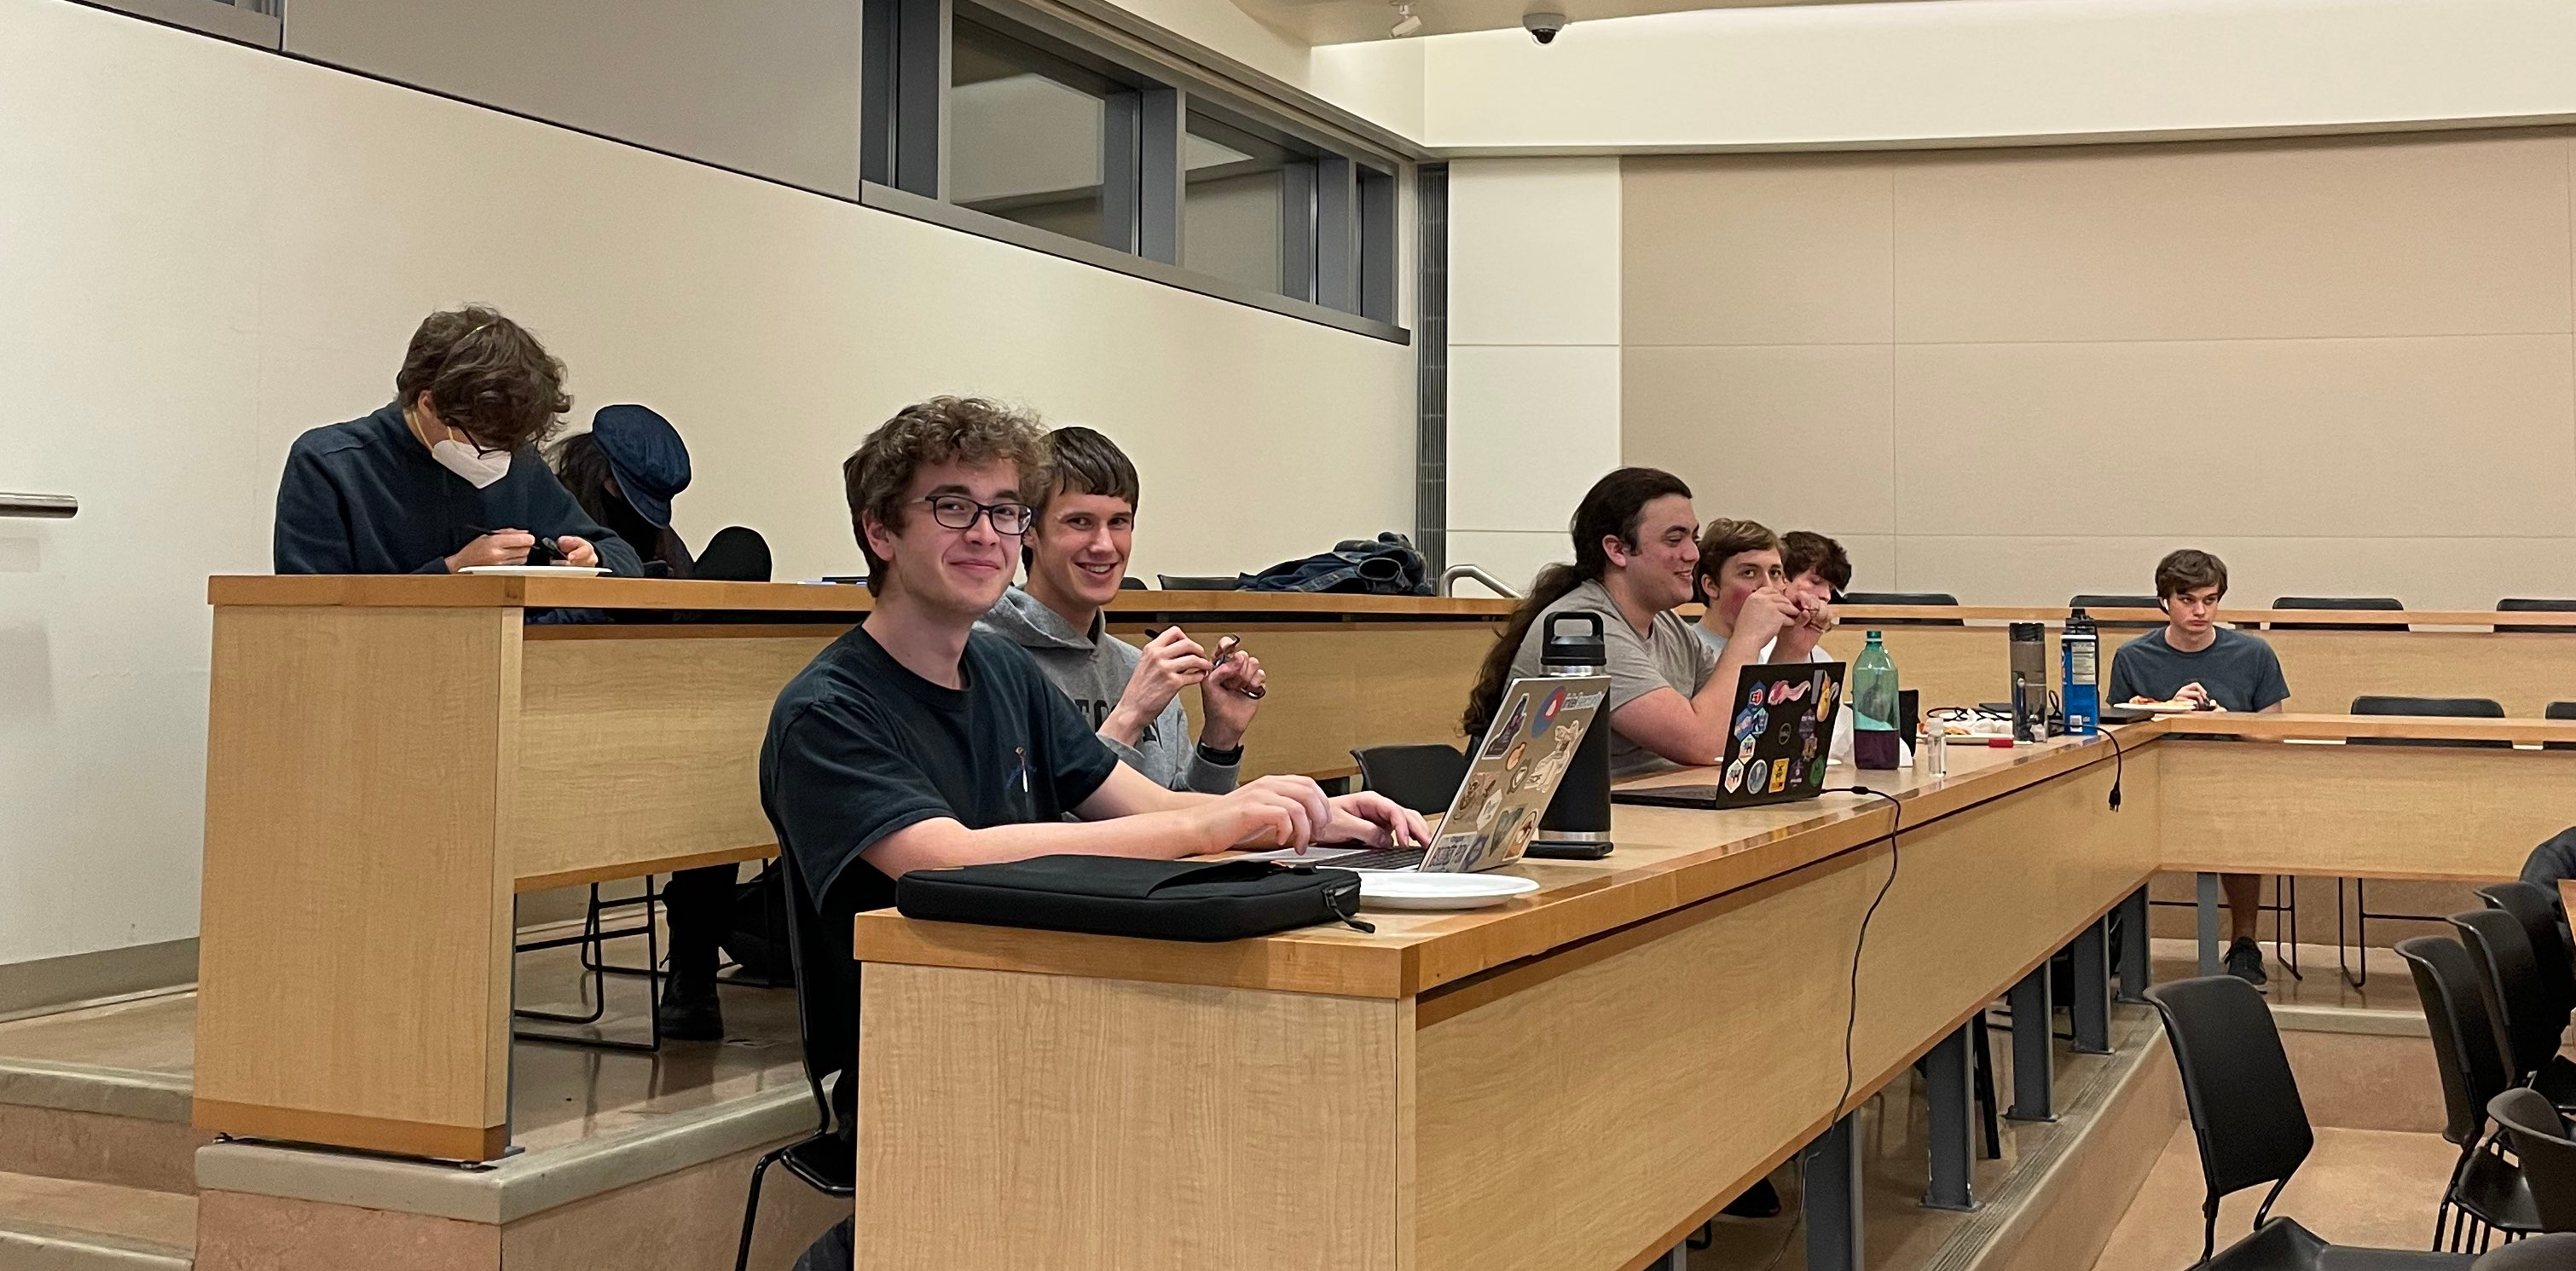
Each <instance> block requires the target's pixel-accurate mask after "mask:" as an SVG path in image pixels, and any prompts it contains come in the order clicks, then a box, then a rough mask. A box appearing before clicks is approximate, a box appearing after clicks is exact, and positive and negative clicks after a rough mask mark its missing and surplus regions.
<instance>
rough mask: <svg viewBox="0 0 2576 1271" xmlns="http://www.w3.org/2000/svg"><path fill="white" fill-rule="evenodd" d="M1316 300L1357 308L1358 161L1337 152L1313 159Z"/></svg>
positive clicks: (1345, 308) (1332, 306)
mask: <svg viewBox="0 0 2576 1271" xmlns="http://www.w3.org/2000/svg"><path fill="white" fill-rule="evenodd" d="M1315 303H1317V304H1319V305H1322V306H1324V307H1325V308H1327V309H1339V310H1341V311H1342V312H1344V313H1357V312H1359V309H1360V192H1359V165H1358V164H1355V163H1353V162H1351V161H1350V160H1348V159H1345V158H1343V157H1342V156H1340V155H1326V156H1324V157H1323V158H1321V159H1319V160H1317V161H1316V162H1315Z"/></svg>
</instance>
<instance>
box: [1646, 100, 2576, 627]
mask: <svg viewBox="0 0 2576 1271" xmlns="http://www.w3.org/2000/svg"><path fill="white" fill-rule="evenodd" d="M1624 163H1625V166H1624V180H1623V200H1624V207H1625V217H1624V221H1625V234H1624V246H1623V252H1622V260H1621V269H1622V274H1623V277H1624V280H1625V281H1624V287H1623V299H1622V313H1623V330H1622V349H1623V357H1622V370H1621V388H1622V398H1623V403H1622V409H1621V418H1622V450H1623V453H1624V456H1625V458H1626V459H1627V460H1628V461H1629V462H1633V463H1652V464H1659V465H1663V466H1668V467H1672V468H1674V469H1676V470H1677V471H1679V472H1681V473H1682V474H1683V475H1684V476H1685V477H1687V478H1688V479H1689V480H1691V481H1692V482H1693V483H1694V485H1696V486H1698V487H1699V488H1700V491H1701V495H1702V497H1701V500H1700V502H1701V505H1702V507H1701V510H1702V512H1703V513H1704V514H1715V513H1718V512H1732V513H1737V514H1743V515H1751V516H1755V517H1758V518H1761V519H1763V520H1765V521H1769V522H1771V523H1773V524H1775V525H1787V524H1810V525H1813V526H1814V527H1815V528H1819V529H1824V530H1826V531H1828V532H1832V533H1836V534H1838V535H1840V536H1842V537H1844V538H1845V539H1846V540H1847V541H1848V542H1849V543H1850V545H1851V546H1852V548H1853V550H1854V553H1855V555H1856V556H1857V557H1858V558H1859V559H1860V562H1861V566H1862V570H1863V573H1864V575H1865V581H1871V582H1881V583H1885V584H1889V585H1893V586H1896V587H1899V588H1903V589H1906V590H1938V591H1952V592H1956V593H1958V594H1959V595H1960V597H1961V598H1962V599H1963V600H1967V601H1970V602H1978V603H1994V604H2011V603H2031V604H2053V603H2062V602H2063V601H2064V600H2065V599H2066V598H2067V597H2068V596H2069V595H2071V594H2073V593H2076V592H2081V591H2134V590H2142V589H2144V588H2145V587H2146V586H2147V585H2148V583H2149V574H2150V571H2151V570H2152V568H2153V565H2154V562H2155V560H2156V558H2157V556H2158V555H2159V554H2161V553H2162V552H2164V551H2165V550H2167V549H2169V548H2171V547H2174V546H2178V545H2182V544H2196V545H2199V546H2204V547H2207V548H2210V549H2211V550H2214V551H2217V552H2219V553H2220V554H2221V555H2223V556H2224V557H2226V558H2227V560H2228V561H2229V563H2230V565H2231V567H2232V569H2233V572H2234V576H2235V585H2236V589H2237V594H2238V595H2239V596H2240V597H2241V598H2246V599H2252V600H2262V601H2268V600H2269V599H2271V598H2272V597H2273V596H2275V595H2278V594H2282V593H2335V592H2377V593H2387V594H2393V595H2396V596H2398V597H2400V598H2402V599H2404V600H2405V601H2406V602H2408V603H2409V604H2412V605H2415V606H2418V607H2439V606H2463V607H2466V606H2477V607H2483V606H2486V605H2488V604H2491V603H2492V602H2493V601H2494V600H2495V599H2496V598H2497V597H2499V596H2502V595H2508V594H2511V595H2544V596H2546V595H2571V594H2576V551H2571V550H2570V549H2571V548H2576V354H2571V343H2572V342H2576V340H2572V339H2571V329H2576V323H2571V311H2570V295H2571V290H2572V289H2576V273H2572V272H2571V265H2570V246H2569V244H2570V234H2571V223H2570V214H2569V203H2570V182H2569V171H2570V166H2571V163H2576V141H2571V139H2570V136H2569V134H2567V133H2566V132H2563V131H2527V132H2521V133H2506V134H2462V135H2455V136H2451V137H2447V138H2414V139H2378V140H2366V139H2350V140H2337V141H2324V142H2306V143H2289V142H2279V143H2229V144H2203V145H2197V146H2160V147H2117V148H2113V147H2093V148H2086V149H2081V150H2018V151H1984V152H1951V153H1944V154H1938V155H1932V154H1920V155H1894V154H1889V155H1878V156H1868V157H1862V156H1845V157H1813V158H1792V157H1773V158H1761V159H1751V158H1717V157H1703V158H1662V159H1646V158H1631V159H1628V160H1626V161H1624ZM1880 562H1884V566H1885V568H1887V569H1888V570H1889V571H1890V572H1889V573H1888V574H1885V575H1880V576H1878V577H1876V578H1868V577H1866V576H1867V575H1869V574H1870V573H1871V571H1872V569H1873V566H1875V565H1877V564H1879V563H1880Z"/></svg>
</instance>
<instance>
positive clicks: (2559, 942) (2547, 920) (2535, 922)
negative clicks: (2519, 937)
mask: <svg viewBox="0 0 2576 1271" xmlns="http://www.w3.org/2000/svg"><path fill="white" fill-rule="evenodd" d="M2478 899H2480V900H2483V901H2485V902H2486V903H2487V907H2488V908H2490V909H2501V910H2503V911H2504V912H2506V913H2509V914H2512V915H2513V918H2514V921H2516V922H2519V923H2521V924H2522V934H2523V937H2524V938H2525V939H2527V940H2529V941H2531V959H2532V961H2533V962H2534V963H2536V964H2538V966H2539V968H2540V987H2541V989H2542V991H2543V992H2545V993H2546V994H2548V998H2549V1011H2550V1014H2549V1018H2551V1019H2554V1020H2556V1021H2558V1027H2559V1028H2560V1029H2562V1030H2564V1029H2565V1028H2566V1027H2567V1019H2568V1016H2569V1015H2570V1014H2576V950H2571V949H2570V948H2569V947H2568V944H2567V934H2566V931H2565V929H2563V928H2561V927H2560V926H2559V925H2558V897H2556V896H2554V895H2552V894H2550V891H2549V889H2548V888H2546V887H2542V886H2539V885H2537V884H2534V883H2522V882H2513V883H2493V884H2490V885H2488V886H2485V887H2481V888H2479V889H2478Z"/></svg>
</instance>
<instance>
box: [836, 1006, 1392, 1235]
mask: <svg viewBox="0 0 2576 1271" xmlns="http://www.w3.org/2000/svg"><path fill="white" fill-rule="evenodd" d="M859 1009H860V1013H861V1015H862V1016H863V1017H864V1018H865V1019H866V1020H867V1022H868V1023H867V1027H866V1028H865V1029H864V1030H862V1033H861V1037H860V1041H859V1071H860V1072H862V1073H864V1074H866V1075H867V1076H866V1080H865V1081H864V1083H863V1084H862V1085H861V1088H860V1095H859V1110H858V1118H859V1160H860V1161H861V1163H862V1167H861V1169H860V1172H859V1195H858V1212H860V1213H861V1214H864V1215H867V1217H866V1219H864V1220H863V1221H861V1222H860V1223H859V1224H858V1225H857V1229H856V1234H857V1238H858V1258H857V1261H858V1264H859V1265H860V1266H868V1267H931V1266H937V1267H954V1268H958V1269H959V1271H983V1269H987V1268H990V1269H992V1271H1002V1269H1005V1268H1011V1269H1016V1268H1021V1267H1031V1266H1038V1267H1048V1268H1062V1269H1064V1271H1145V1269H1159V1268H1169V1269H1170V1271H1184V1269H1186V1268H1199V1267H1291V1266H1300V1267H1332V1268H1337V1269H1338V1268H1349V1269H1351V1271H1394V1269H1395V1268H1398V1267H1410V1266H1413V1265H1415V1263H1414V1262H1413V1260H1412V1258H1411V1256H1410V1250H1407V1249H1405V1248H1403V1247H1402V1245H1401V1242H1400V1229H1401V1220H1400V1218H1399V1215H1398V1212H1397V1210H1398V1200H1397V1198H1398V1195H1399V1193H1400V1190H1401V1189H1400V1186H1399V1180H1400V1178H1401V1177H1402V1165H1401V1163H1400V1159H1399V1150H1398V1144H1399V1143H1400V1142H1401V1141H1402V1140H1403V1139H1404V1138H1406V1137H1409V1129H1410V1127H1408V1126H1406V1125H1405V1124H1404V1105H1405V1099H1404V1091H1403V1083H1402V1080H1401V1079H1400V1077H1399V1073H1400V1072H1401V1070H1402V1069H1403V1067H1404V1066H1405V1061H1406V1059H1407V1055H1406V1051H1407V1049H1408V1037H1409V1035H1410V1034H1411V1033H1412V1032H1413V1021H1412V1017H1411V1016H1412V1007H1411V1003H1409V1002H1403V1001H1366V1000H1360V999H1354V998H1337V997H1318V996H1308V995H1299V994H1286V993H1251V992H1237V991H1232V990H1224V989H1212V988H1181V987H1172V986H1166V985H1153V984H1137V983H1131V982H1122V981H1115V980H1089V979H1070V978H1066V977H1063V976H1046V975H1014V974H1008V973H1001V972H990V971H966V970H957V969H953V968H943V967H906V966H874V967H870V968H868V970H867V973H866V975H865V976H864V977H863V979H862V983H861V986H860V1007H859ZM897 1216H899V1217H897Z"/></svg>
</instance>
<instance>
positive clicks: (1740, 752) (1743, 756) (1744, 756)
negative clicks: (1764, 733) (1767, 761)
mask: <svg viewBox="0 0 2576 1271" xmlns="http://www.w3.org/2000/svg"><path fill="white" fill-rule="evenodd" d="M1759 740H1761V738H1759V737H1757V736H1755V735H1754V734H1752V733H1746V734H1745V735H1744V742H1743V744H1741V745H1739V746H1737V747H1736V748H1735V757H1736V758H1737V759H1738V760H1740V761H1742V762H1745V763H1751V762H1753V743H1755V742H1757V741H1759Z"/></svg>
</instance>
